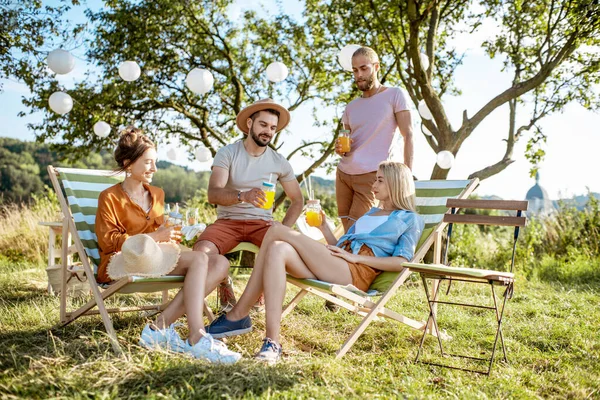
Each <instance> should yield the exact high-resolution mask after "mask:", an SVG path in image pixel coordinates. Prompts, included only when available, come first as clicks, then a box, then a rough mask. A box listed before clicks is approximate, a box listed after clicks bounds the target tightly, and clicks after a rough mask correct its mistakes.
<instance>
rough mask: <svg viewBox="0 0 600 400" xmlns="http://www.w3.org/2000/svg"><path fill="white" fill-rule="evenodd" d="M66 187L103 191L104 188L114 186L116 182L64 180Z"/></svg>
mask: <svg viewBox="0 0 600 400" xmlns="http://www.w3.org/2000/svg"><path fill="white" fill-rule="evenodd" d="M63 183H64V186H65V188H70V189H73V190H87V191H90V192H101V191H103V190H104V189H108V188H109V187H111V186H113V185H114V183H90V182H69V181H64V182H63Z"/></svg>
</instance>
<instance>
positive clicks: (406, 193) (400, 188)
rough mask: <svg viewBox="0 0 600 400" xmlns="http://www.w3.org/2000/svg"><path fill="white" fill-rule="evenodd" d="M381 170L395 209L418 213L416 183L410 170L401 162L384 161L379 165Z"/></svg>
mask: <svg viewBox="0 0 600 400" xmlns="http://www.w3.org/2000/svg"><path fill="white" fill-rule="evenodd" d="M379 170H380V171H381V174H382V175H383V181H384V182H385V184H386V186H387V188H388V193H389V196H390V201H391V202H392V205H393V206H394V208H396V209H398V210H409V211H417V208H416V205H415V203H416V194H415V183H414V180H413V176H412V172H411V171H410V168H408V167H407V166H406V165H404V164H402V163H399V162H395V161H383V162H382V163H380V164H379Z"/></svg>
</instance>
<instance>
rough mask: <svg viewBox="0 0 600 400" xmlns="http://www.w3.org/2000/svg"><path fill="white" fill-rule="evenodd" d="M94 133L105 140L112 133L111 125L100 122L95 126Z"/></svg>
mask: <svg viewBox="0 0 600 400" xmlns="http://www.w3.org/2000/svg"><path fill="white" fill-rule="evenodd" d="M94 133H95V134H96V135H97V136H98V137H99V138H105V137H107V136H108V134H109V133H110V125H109V124H107V123H106V122H104V121H98V122H96V123H95V124H94Z"/></svg>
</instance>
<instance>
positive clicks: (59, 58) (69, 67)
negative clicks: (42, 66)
mask: <svg viewBox="0 0 600 400" xmlns="http://www.w3.org/2000/svg"><path fill="white" fill-rule="evenodd" d="M46 62H47V63H48V68H50V69H51V70H52V71H54V72H55V73H57V74H59V75H64V74H68V73H69V72H71V71H73V68H75V58H74V57H73V56H72V55H71V53H69V52H68V51H66V50H63V49H56V50H52V51H51V52H50V53H49V54H48V58H47V59H46Z"/></svg>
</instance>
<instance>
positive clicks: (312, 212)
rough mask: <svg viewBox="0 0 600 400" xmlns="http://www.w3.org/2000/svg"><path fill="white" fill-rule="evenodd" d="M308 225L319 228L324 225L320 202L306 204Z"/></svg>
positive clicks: (309, 201) (314, 201) (312, 201)
mask: <svg viewBox="0 0 600 400" xmlns="http://www.w3.org/2000/svg"><path fill="white" fill-rule="evenodd" d="M306 223H307V224H308V225H310V226H314V227H319V226H321V224H323V216H322V215H321V201H320V200H308V202H307V204H306Z"/></svg>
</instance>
